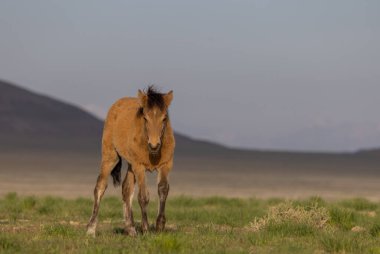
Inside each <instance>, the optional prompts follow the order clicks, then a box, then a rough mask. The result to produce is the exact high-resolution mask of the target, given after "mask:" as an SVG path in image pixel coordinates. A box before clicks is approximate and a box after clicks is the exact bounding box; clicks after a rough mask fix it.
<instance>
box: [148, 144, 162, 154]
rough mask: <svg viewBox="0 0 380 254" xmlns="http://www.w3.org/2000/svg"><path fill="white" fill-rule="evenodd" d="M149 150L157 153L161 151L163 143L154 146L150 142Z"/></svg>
mask: <svg viewBox="0 0 380 254" xmlns="http://www.w3.org/2000/svg"><path fill="white" fill-rule="evenodd" d="M148 148H149V152H150V153H151V154H157V153H159V152H160V149H161V143H158V144H157V145H155V146H153V145H152V144H151V143H149V144H148Z"/></svg>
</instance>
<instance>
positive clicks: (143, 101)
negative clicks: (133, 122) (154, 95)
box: [137, 89, 148, 108]
mask: <svg viewBox="0 0 380 254" xmlns="http://www.w3.org/2000/svg"><path fill="white" fill-rule="evenodd" d="M137 98H138V99H139V103H140V106H141V107H143V108H144V107H145V106H146V103H147V101H148V96H147V95H146V94H145V93H144V92H143V91H141V90H140V89H139V91H138V94H137Z"/></svg>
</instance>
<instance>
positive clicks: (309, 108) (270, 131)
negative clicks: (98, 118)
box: [0, 0, 380, 151]
mask: <svg viewBox="0 0 380 254" xmlns="http://www.w3.org/2000/svg"><path fill="white" fill-rule="evenodd" d="M0 32H1V33H0V78H1V79H6V80H9V81H13V82H15V83H17V84H20V85H22V86H25V87H27V88H30V89H33V90H36V91H39V92H42V93H45V94H48V95H52V96H54V97H56V98H60V99H64V100H66V101H69V102H73V103H75V104H77V105H81V106H82V107H84V108H87V109H90V110H91V111H92V112H95V113H97V114H98V115H104V114H105V113H104V112H106V110H107V108H108V107H109V106H110V105H111V104H112V103H113V102H114V101H115V100H116V99H118V98H119V97H122V96H126V95H135V94H136V92H137V89H138V88H143V87H145V86H146V85H148V84H157V85H158V86H159V87H161V88H162V90H163V91H166V90H169V89H173V90H174V102H173V106H172V109H171V118H172V121H173V124H174V127H175V128H176V129H177V130H178V131H179V132H182V133H185V134H188V135H191V136H193V137H198V138H203V139H208V140H215V141H218V142H221V143H224V144H227V145H231V146H241V147H250V148H261V149H293V150H329V151H342V150H354V149H358V148H363V147H373V146H380V82H379V81H380V1H377V0H374V1H364V0H360V1H357V0H352V1H350V0H341V1H332V0H325V1H324V0H318V1H305V0H300V1H283V0H281V1H264V0H263V1H239V0H234V1H233V0H230V1H223V0H218V1H178V0H173V1H166V0H160V1H125V0H120V1H104V0H102V1H100V0H99V1H94V0H86V1H84V0H82V1H77V0H71V1H69V0H65V1H57V0H56V1H54V0H46V1H38V0H33V1H30V0H25V1H21V0H2V1H1V2H0Z"/></svg>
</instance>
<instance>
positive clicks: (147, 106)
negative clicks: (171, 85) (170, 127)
mask: <svg viewBox="0 0 380 254" xmlns="http://www.w3.org/2000/svg"><path fill="white" fill-rule="evenodd" d="M138 99H139V103H140V116H141V118H142V121H143V124H144V132H145V135H146V137H147V145H148V149H149V152H150V153H151V154H158V153H159V152H160V149H161V144H162V137H163V136H164V133H165V129H166V125H167V122H168V120H169V115H168V108H169V106H170V103H171V101H172V100H173V91H170V92H169V93H167V94H163V93H159V92H157V91H156V90H155V89H154V87H153V86H150V87H149V88H148V90H147V91H146V92H143V91H141V90H139V92H138Z"/></svg>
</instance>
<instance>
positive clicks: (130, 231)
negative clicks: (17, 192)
mask: <svg viewBox="0 0 380 254" xmlns="http://www.w3.org/2000/svg"><path fill="white" fill-rule="evenodd" d="M124 234H126V235H128V236H131V237H136V236H137V232H136V229H135V228H134V227H130V228H126V229H125V230H124Z"/></svg>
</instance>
